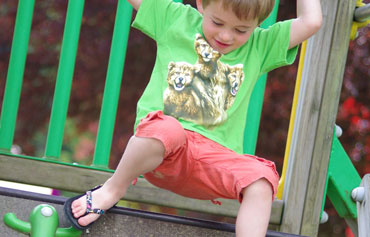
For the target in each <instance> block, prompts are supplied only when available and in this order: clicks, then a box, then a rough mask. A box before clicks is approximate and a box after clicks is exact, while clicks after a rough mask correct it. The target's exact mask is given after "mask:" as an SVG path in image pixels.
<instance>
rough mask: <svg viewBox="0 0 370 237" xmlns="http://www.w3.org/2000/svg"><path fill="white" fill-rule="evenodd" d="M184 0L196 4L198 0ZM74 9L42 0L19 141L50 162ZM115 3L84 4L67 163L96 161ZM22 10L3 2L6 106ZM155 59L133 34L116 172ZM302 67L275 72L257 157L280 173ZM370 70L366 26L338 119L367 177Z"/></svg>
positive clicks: (337, 231)
mask: <svg viewBox="0 0 370 237" xmlns="http://www.w3.org/2000/svg"><path fill="white" fill-rule="evenodd" d="M184 2H185V3H190V4H192V5H194V1H192V0H189V1H184ZM365 2H369V1H365ZM67 3H68V1H66V0H55V1H47V0H38V1H36V4H35V12H34V17H33V23H32V31H31V37H30V44H29V50H28V57H27V63H26V70H25V75H24V84H23V88H22V95H21V102H20V107H19V114H18V120H17V128H16V134H15V140H14V143H15V144H17V145H19V146H20V147H21V149H22V152H23V153H24V154H26V155H31V156H43V151H44V148H45V142H46V135H47V129H48V120H49V116H50V112H51V103H52V97H53V93H54V86H55V78H56V74H57V69H58V60H59V50H60V47H61V39H62V34H63V28H64V20H65V12H66V8H67ZM116 4H117V1H116V0H104V1H101V0H100V1H99V0H89V1H86V3H85V10H84V15H83V22H82V27H81V34H80V41H79V48H78V56H77V60H76V68H75V73H74V81H73V85H72V92H71V98H70V105H69V110H68V119H67V122H66V129H65V136H64V142H63V151H62V159H63V160H64V161H76V162H79V163H83V164H89V163H90V162H91V159H92V156H93V152H94V143H95V136H96V132H97V127H98V120H99V113H100V106H101V101H102V96H103V89H104V83H105V76H106V70H107V63H108V57H109V50H110V42H111V35H112V31H113V23H114V18H115V9H116ZM16 10H17V1H13V0H1V4H0V29H1V34H0V101H2V98H3V91H4V87H5V81H6V73H7V67H8V62H9V54H10V48H11V42H12V34H13V28H14V22H15V14H16ZM294 16H295V4H294V2H293V3H292V1H288V0H281V1H280V8H279V15H278V19H279V20H284V19H289V18H292V17H294ZM155 53H156V51H155V43H154V42H153V41H152V40H151V39H149V38H148V37H146V36H144V35H143V34H142V33H141V32H138V31H137V30H135V29H131V32H130V39H129V44H128V51H127V56H126V62H125V69H124V75H123V82H122V89H121V91H122V92H121V96H120V101H119V108H118V113H117V119H116V126H115V132H114V137H113V145H112V151H111V160H110V164H109V165H110V167H111V168H113V169H114V168H115V167H116V165H117V163H118V161H119V159H120V156H121V154H122V151H123V150H124V148H125V146H126V143H127V141H128V139H129V137H130V136H131V135H132V132H133V130H132V128H133V124H134V119H135V109H136V102H137V100H138V99H139V97H140V95H141V94H142V92H143V90H144V88H145V86H146V84H147V83H148V80H149V77H150V74H151V69H152V67H153V64H154V58H155ZM297 61H298V60H297ZM297 64H298V62H296V63H295V64H294V65H293V66H289V67H284V68H280V69H277V70H275V71H273V72H271V73H270V74H269V80H268V83H267V88H266V92H265V99H264V100H265V102H264V106H263V112H262V119H261V128H260V134H259V140H258V145H257V151H256V154H257V155H258V156H262V157H266V158H268V159H270V160H273V161H275V162H276V163H277V167H278V171H279V172H281V167H282V159H283V157H284V150H285V141H286V136H287V131H288V124H289V116H290V109H291V103H292V98H293V90H294V83H295V77H296V73H297ZM369 65H370V27H366V28H363V29H361V30H360V32H359V36H358V38H357V39H356V40H354V41H352V42H351V44H350V47H349V53H348V58H347V66H346V69H345V75H344V83H343V89H342V93H341V97H340V107H339V111H338V118H337V124H338V125H339V126H341V127H342V129H343V131H344V132H343V135H342V137H341V138H340V140H341V142H342V144H343V146H344V148H345V149H346V151H347V152H348V154H349V155H350V157H351V159H352V161H353V163H354V165H355V166H356V168H357V170H358V172H359V173H360V175H361V176H362V175H363V174H365V173H370V135H369V131H370V110H369V101H370V93H369V91H370V90H369V89H370V88H369V86H370V80H369V79H370V67H369ZM271 141H273V142H271ZM327 205H328V207H327V212H328V213H329V215H330V216H331V218H330V219H329V223H327V224H325V225H324V226H323V227H322V230H320V232H321V234H320V235H322V236H326V234H327V236H343V235H344V228H345V224H344V222H343V220H341V219H339V218H337V217H336V213H335V210H333V208H332V207H331V206H330V203H329V204H327Z"/></svg>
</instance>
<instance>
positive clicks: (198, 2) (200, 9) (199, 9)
mask: <svg viewBox="0 0 370 237" xmlns="http://www.w3.org/2000/svg"><path fill="white" fill-rule="evenodd" d="M196 3H197V9H198V11H199V12H200V14H203V4H202V0H196Z"/></svg>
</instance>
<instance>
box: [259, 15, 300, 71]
mask: <svg viewBox="0 0 370 237" xmlns="http://www.w3.org/2000/svg"><path fill="white" fill-rule="evenodd" d="M291 23H292V20H287V21H282V22H278V23H275V24H274V25H272V26H270V27H269V28H268V29H261V30H260V31H258V32H256V36H255V37H256V41H255V42H257V43H256V44H257V45H256V48H257V50H258V55H260V60H261V71H262V72H263V73H265V72H269V71H271V70H273V69H275V68H278V67H282V66H285V65H289V64H292V63H293V62H294V61H295V58H296V56H297V52H298V46H296V47H293V48H291V49H289V41H290V27H291Z"/></svg>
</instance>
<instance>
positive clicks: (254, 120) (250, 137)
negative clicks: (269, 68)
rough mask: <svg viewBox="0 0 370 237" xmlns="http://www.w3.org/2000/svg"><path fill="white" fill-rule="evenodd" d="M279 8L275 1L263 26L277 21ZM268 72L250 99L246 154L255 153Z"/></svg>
mask: <svg viewBox="0 0 370 237" xmlns="http://www.w3.org/2000/svg"><path fill="white" fill-rule="evenodd" d="M278 8H279V0H276V1H275V6H274V9H273V11H272V12H271V14H270V16H269V17H268V18H267V19H266V20H265V21H264V22H263V23H262V24H261V27H262V28H267V27H268V26H270V25H272V24H274V23H275V22H276V18H277V13H278ZM266 79H267V74H264V75H262V76H261V77H260V78H259V79H258V81H257V83H256V85H255V87H254V89H253V92H252V96H251V99H250V103H249V107H248V112H247V121H246V125H245V129H244V143H243V150H244V153H245V154H254V153H255V151H256V145H257V137H258V129H259V125H260V120H261V112H262V104H263V97H264V94H265V87H266Z"/></svg>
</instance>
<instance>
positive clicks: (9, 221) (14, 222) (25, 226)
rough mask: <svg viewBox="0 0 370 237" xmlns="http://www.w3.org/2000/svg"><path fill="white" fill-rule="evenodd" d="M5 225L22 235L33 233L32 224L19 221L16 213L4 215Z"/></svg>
mask: <svg viewBox="0 0 370 237" xmlns="http://www.w3.org/2000/svg"><path fill="white" fill-rule="evenodd" d="M4 223H5V224H6V225H7V226H9V227H10V228H12V229H14V230H18V231H19V232H22V233H30V232H31V224H30V223H28V222H25V221H22V220H19V219H18V218H17V216H16V215H15V214H14V213H6V214H5V215H4Z"/></svg>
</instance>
